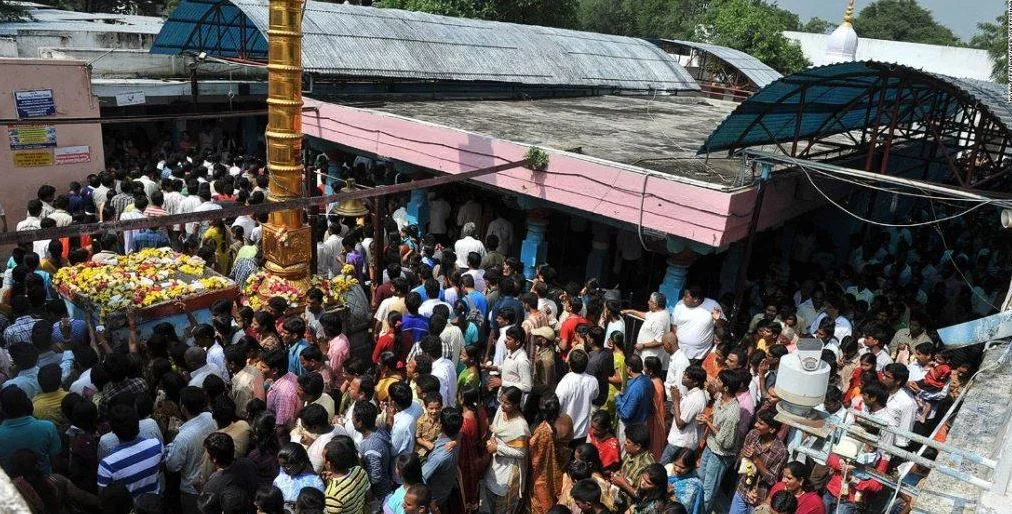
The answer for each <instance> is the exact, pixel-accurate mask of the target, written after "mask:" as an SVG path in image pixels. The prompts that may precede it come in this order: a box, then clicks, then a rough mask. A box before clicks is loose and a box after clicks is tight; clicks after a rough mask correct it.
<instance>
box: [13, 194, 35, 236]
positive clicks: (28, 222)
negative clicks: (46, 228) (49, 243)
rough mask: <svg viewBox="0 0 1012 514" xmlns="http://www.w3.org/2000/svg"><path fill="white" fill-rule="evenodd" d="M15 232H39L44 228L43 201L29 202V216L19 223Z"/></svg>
mask: <svg viewBox="0 0 1012 514" xmlns="http://www.w3.org/2000/svg"><path fill="white" fill-rule="evenodd" d="M14 228H15V230H17V231H18V232H21V231H23V230H38V229H40V228H42V201H40V200H38V199H31V200H28V216H26V217H25V219H23V220H21V221H19V222H18V224H17V226H16V227H14Z"/></svg>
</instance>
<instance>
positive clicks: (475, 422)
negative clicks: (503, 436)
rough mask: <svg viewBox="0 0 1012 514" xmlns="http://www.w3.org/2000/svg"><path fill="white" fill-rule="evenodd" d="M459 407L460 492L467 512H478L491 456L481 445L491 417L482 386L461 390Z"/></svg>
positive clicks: (466, 387)
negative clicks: (484, 405)
mask: <svg viewBox="0 0 1012 514" xmlns="http://www.w3.org/2000/svg"><path fill="white" fill-rule="evenodd" d="M460 407H461V410H462V411H463V416H464V424H463V425H461V426H460V456H459V458H458V460H457V462H458V463H459V465H460V479H461V484H460V491H461V496H463V501H464V512H468V513H471V512H477V511H478V499H479V496H478V495H479V493H480V491H481V488H480V487H479V484H481V479H482V476H484V474H485V469H486V468H487V467H488V462H489V455H488V452H487V451H486V450H485V446H484V444H482V439H481V438H482V436H483V435H485V434H487V433H488V416H487V415H486V414H485V409H484V408H483V407H482V406H481V387H480V386H474V385H469V386H465V387H463V388H461V390H460Z"/></svg>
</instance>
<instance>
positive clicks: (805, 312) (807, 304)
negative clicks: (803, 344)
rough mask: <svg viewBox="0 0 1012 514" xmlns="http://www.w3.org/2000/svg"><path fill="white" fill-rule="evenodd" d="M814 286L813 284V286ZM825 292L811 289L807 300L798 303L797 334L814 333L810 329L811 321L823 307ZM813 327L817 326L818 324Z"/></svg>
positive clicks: (820, 312)
mask: <svg viewBox="0 0 1012 514" xmlns="http://www.w3.org/2000/svg"><path fill="white" fill-rule="evenodd" d="M813 287H814V286H813ZM825 300H826V294H825V293H823V292H822V291H821V290H815V291H812V296H811V297H810V298H808V299H807V300H804V301H802V302H801V303H800V304H798V312H797V313H796V315H797V317H798V332H799V333H798V335H799V336H807V335H811V334H814V333H815V332H812V331H811V327H812V322H814V321H815V318H817V317H819V314H822V310H823V308H824V307H825ZM815 328H819V326H818V325H816V326H815Z"/></svg>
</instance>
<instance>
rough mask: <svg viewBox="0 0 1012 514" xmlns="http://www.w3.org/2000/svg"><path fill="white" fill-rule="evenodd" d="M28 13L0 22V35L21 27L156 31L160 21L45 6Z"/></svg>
mask: <svg viewBox="0 0 1012 514" xmlns="http://www.w3.org/2000/svg"><path fill="white" fill-rule="evenodd" d="M28 14H29V17H30V18H31V20H30V21H15V22H6V23H0V35H6V36H15V35H17V33H18V31H22V30H32V31H57V32H58V31H63V32H124V33H130V34H157V33H158V31H159V30H161V28H162V24H163V22H162V19H161V18H159V17H157V16H136V15H130V14H108V13H86V12H76V11H64V10H62V9H51V8H48V7H45V6H42V7H37V8H30V9H28Z"/></svg>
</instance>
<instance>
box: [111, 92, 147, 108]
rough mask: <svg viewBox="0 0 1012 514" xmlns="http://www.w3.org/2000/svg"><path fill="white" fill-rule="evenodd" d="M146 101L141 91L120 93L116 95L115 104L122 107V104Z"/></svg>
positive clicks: (135, 103) (138, 103) (137, 103)
mask: <svg viewBox="0 0 1012 514" xmlns="http://www.w3.org/2000/svg"><path fill="white" fill-rule="evenodd" d="M145 102H147V99H145V98H144V93H143V92H141V91H137V92H133V93H120V94H118V95H116V105H117V106H118V107H123V106H124V105H140V104H143V103H145Z"/></svg>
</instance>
